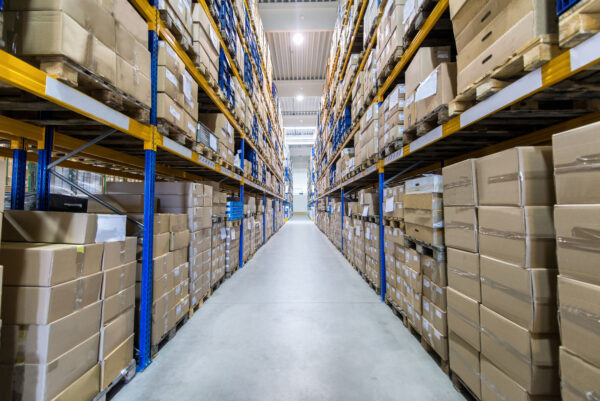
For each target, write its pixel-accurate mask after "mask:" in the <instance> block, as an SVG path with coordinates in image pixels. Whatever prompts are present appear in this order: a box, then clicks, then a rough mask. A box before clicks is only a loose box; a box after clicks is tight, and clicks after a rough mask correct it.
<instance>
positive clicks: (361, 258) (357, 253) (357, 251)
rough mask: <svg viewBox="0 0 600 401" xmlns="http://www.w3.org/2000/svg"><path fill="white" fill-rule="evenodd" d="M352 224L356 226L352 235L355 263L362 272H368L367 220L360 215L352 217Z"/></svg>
mask: <svg viewBox="0 0 600 401" xmlns="http://www.w3.org/2000/svg"><path fill="white" fill-rule="evenodd" d="M352 226H353V227H354V233H353V234H352V236H353V237H354V238H353V240H354V242H353V244H352V245H353V247H354V262H353V265H354V266H356V267H357V268H358V270H360V271H361V272H363V273H365V274H366V270H365V262H366V259H365V258H366V255H365V222H364V220H362V219H361V218H360V217H354V218H353V219H352Z"/></svg>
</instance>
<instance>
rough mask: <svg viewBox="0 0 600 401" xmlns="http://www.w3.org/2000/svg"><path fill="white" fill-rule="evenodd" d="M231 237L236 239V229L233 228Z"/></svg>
mask: <svg viewBox="0 0 600 401" xmlns="http://www.w3.org/2000/svg"><path fill="white" fill-rule="evenodd" d="M231 239H235V230H231Z"/></svg>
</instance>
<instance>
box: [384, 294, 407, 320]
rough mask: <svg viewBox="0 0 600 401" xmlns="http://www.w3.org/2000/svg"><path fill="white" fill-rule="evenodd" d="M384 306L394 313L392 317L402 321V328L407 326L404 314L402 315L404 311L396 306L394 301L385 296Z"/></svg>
mask: <svg viewBox="0 0 600 401" xmlns="http://www.w3.org/2000/svg"><path fill="white" fill-rule="evenodd" d="M385 304H386V305H387V306H389V307H390V309H391V310H392V312H394V315H396V316H397V317H398V318H399V319H400V320H402V323H403V324H404V326H407V325H408V322H407V321H406V314H405V313H404V309H402V308H401V307H400V306H398V305H397V304H396V302H394V300H393V299H392V298H390V297H389V296H387V295H386V296H385Z"/></svg>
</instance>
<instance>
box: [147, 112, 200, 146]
mask: <svg viewBox="0 0 600 401" xmlns="http://www.w3.org/2000/svg"><path fill="white" fill-rule="evenodd" d="M156 130H157V131H158V132H159V133H161V134H162V135H164V136H166V137H168V138H170V139H172V140H174V141H175V142H177V143H178V144H180V145H182V146H184V147H186V148H188V149H194V148H195V147H196V138H190V136H189V135H188V134H187V132H185V131H184V130H183V129H181V128H179V127H177V126H175V125H174V124H173V123H171V122H170V121H167V120H165V119H162V118H159V119H157V121H156Z"/></svg>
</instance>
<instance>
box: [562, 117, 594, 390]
mask: <svg viewBox="0 0 600 401" xmlns="http://www.w3.org/2000/svg"><path fill="white" fill-rule="evenodd" d="M598 127H599V124H598V123H595V124H591V125H587V126H584V127H581V128H576V129H574V130H571V131H567V132H564V133H562V134H558V135H555V136H554V137H553V138H552V145H553V152H554V176H555V182H556V203H557V205H556V206H555V208H554V226H555V228H556V240H557V257H558V271H559V273H560V275H559V276H558V305H559V306H558V308H559V317H560V338H561V347H560V352H559V355H560V374H561V392H562V398H563V400H565V401H571V400H578V399H585V397H591V399H593V397H594V394H595V395H598V394H600V388H599V383H600V358H599V356H600V340H599V336H598V321H600V309H599V305H600V276H599V275H598V232H599V230H600V224H599V219H598V216H600V206H599V204H600V192H598V185H597V183H598V178H599V177H598V170H597V169H595V168H594V164H589V163H588V160H590V159H592V160H593V158H594V157H595V156H594V155H595V154H598V153H599V152H600V150H599V149H598Z"/></svg>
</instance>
